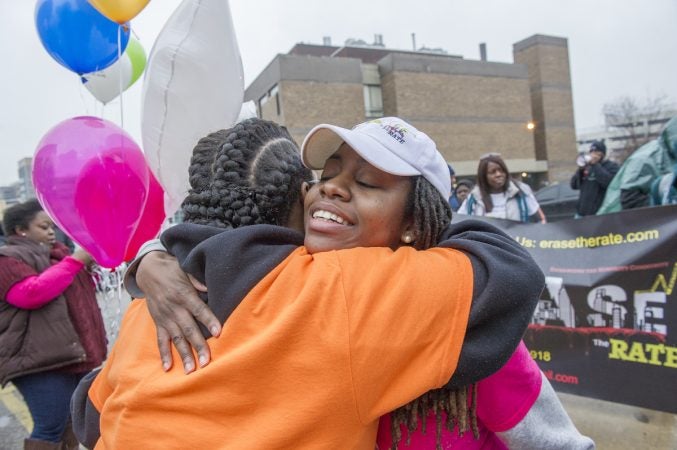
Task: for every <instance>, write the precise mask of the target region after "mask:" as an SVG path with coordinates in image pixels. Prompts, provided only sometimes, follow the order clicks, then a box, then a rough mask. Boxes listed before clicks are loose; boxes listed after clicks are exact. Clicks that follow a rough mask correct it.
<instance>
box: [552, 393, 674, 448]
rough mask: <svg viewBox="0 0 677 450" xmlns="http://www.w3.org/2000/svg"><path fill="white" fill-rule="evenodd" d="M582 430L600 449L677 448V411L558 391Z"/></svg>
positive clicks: (565, 406)
mask: <svg viewBox="0 0 677 450" xmlns="http://www.w3.org/2000/svg"><path fill="white" fill-rule="evenodd" d="M558 395H559V397H560V399H561V400H562V404H564V408H565V409H566V410H567V412H568V413H569V415H570V416H571V419H572V420H573V421H574V423H575V424H576V427H577V428H578V429H579V431H580V432H581V433H583V434H584V435H586V436H590V437H591V438H592V439H593V440H594V441H595V444H596V445H597V450H640V449H651V450H675V449H677V415H675V414H668V413H664V412H659V411H654V410H651V409H645V408H638V407H635V406H627V405H621V404H619V403H612V402H605V401H602V400H595V399H590V398H585V397H578V396H576V395H570V394H561V393H560V394H558Z"/></svg>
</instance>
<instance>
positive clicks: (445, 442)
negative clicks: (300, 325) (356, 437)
mask: <svg viewBox="0 0 677 450" xmlns="http://www.w3.org/2000/svg"><path fill="white" fill-rule="evenodd" d="M541 380H542V379H541V371H540V369H539V368H538V365H537V364H536V362H534V360H533V359H532V358H531V355H530V354H529V350H527V348H526V346H525V345H524V342H520V344H519V346H518V347H517V350H515V353H513V355H512V356H511V357H510V359H509V360H508V362H507V363H506V364H505V366H503V367H502V368H501V369H500V370H499V371H498V372H496V373H495V374H493V375H491V376H490V377H487V378H485V379H484V380H482V381H480V382H479V383H477V392H478V396H477V425H478V428H479V432H480V437H479V439H475V438H474V436H473V434H472V431H468V432H467V433H465V434H464V435H463V436H462V437H461V436H459V435H458V430H457V429H454V431H453V432H450V431H449V430H447V429H446V428H444V427H443V428H442V448H443V449H445V450H447V449H452V448H453V449H481V450H507V447H506V446H505V444H503V442H501V440H500V439H499V438H498V436H496V434H495V433H497V432H502V431H507V430H509V429H511V428H513V427H514V426H515V425H517V424H518V423H519V422H520V421H521V420H522V419H523V418H524V416H526V414H527V412H529V409H531V407H532V405H533V404H534V402H535V401H536V399H537V398H538V395H539V393H540V391H541ZM445 421H446V417H443V418H442V422H443V423H444V422H445ZM390 423H391V421H390V414H388V415H386V416H383V417H382V418H381V421H380V423H379V429H378V437H377V440H376V444H377V448H378V449H380V450H388V449H390V446H391V445H392V439H391V436H390ZM401 428H402V440H401V441H400V444H399V449H400V450H410V449H412V450H423V449H431V448H435V443H436V440H437V439H436V431H435V428H436V426H435V416H434V413H432V412H431V413H430V416H429V417H428V421H427V430H426V432H425V434H424V433H422V432H421V431H420V430H416V431H415V432H414V433H412V435H411V444H410V445H409V446H407V445H406V440H407V430H406V427H404V425H402V426H401Z"/></svg>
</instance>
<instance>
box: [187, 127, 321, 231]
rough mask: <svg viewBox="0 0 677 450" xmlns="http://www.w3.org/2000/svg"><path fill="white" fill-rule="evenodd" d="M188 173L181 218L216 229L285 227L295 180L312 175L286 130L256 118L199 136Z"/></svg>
mask: <svg viewBox="0 0 677 450" xmlns="http://www.w3.org/2000/svg"><path fill="white" fill-rule="evenodd" d="M188 172H189V181H190V186H191V189H190V191H189V193H188V196H187V197H186V199H185V200H184V202H183V204H182V208H183V212H184V220H185V221H186V222H191V223H198V224H203V225H212V226H218V227H221V228H237V227H240V226H244V225H253V224H259V223H267V224H274V225H285V224H286V223H287V221H288V219H289V214H290V212H291V209H292V207H293V205H294V203H295V202H296V201H297V200H298V199H299V196H300V192H301V184H302V183H303V182H304V181H309V180H312V178H313V175H312V172H311V171H310V169H308V168H306V167H305V166H303V164H302V162H301V157H300V154H299V150H298V146H297V145H296V143H295V142H294V140H293V139H292V137H291V136H290V135H289V133H288V132H287V131H286V129H284V128H283V127H281V126H279V125H277V124H275V123H273V122H269V121H266V120H261V119H247V120H244V121H242V122H240V123H238V124H236V125H235V126H234V127H233V128H231V129H229V130H219V131H217V132H215V133H211V134H210V135H208V136H205V137H204V138H202V139H200V141H199V142H198V143H197V145H196V146H195V148H194V150H193V156H192V158H191V165H190V168H189V171H188Z"/></svg>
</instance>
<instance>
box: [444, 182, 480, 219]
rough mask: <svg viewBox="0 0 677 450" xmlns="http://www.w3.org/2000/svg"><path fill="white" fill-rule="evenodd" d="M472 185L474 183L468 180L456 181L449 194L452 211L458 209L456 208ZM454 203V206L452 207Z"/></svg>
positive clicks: (466, 195) (466, 196) (468, 192)
mask: <svg viewBox="0 0 677 450" xmlns="http://www.w3.org/2000/svg"><path fill="white" fill-rule="evenodd" d="M474 186H475V185H474V184H473V182H472V181H470V180H459V181H458V183H456V187H455V188H454V192H453V193H452V194H451V200H450V201H449V204H450V205H451V210H452V211H453V212H456V211H458V208H460V207H461V204H462V203H463V202H464V201H465V199H466V198H468V195H470V191H471V190H472V188H473V187H474ZM454 205H456V206H455V207H454Z"/></svg>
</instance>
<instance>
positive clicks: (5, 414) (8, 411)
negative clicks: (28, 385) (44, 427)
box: [0, 383, 33, 450]
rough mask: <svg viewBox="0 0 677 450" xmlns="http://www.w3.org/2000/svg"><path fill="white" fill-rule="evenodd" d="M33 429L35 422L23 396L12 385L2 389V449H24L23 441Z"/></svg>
mask: <svg viewBox="0 0 677 450" xmlns="http://www.w3.org/2000/svg"><path fill="white" fill-rule="evenodd" d="M32 428H33V421H32V420H31V415H30V413H29V412H28V409H27V408H26V405H25V404H24V402H23V399H22V398H21V394H19V392H18V391H17V390H16V389H15V388H14V386H13V385H12V384H11V383H10V384H8V385H7V386H5V388H4V389H0V448H1V449H2V450H21V449H23V440H24V438H25V437H26V436H27V435H28V430H30V429H32Z"/></svg>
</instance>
